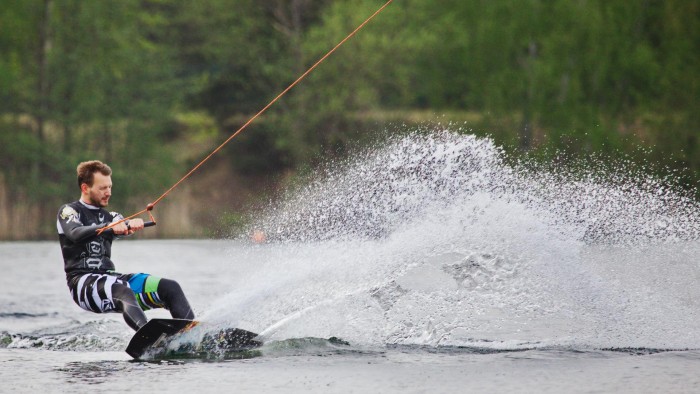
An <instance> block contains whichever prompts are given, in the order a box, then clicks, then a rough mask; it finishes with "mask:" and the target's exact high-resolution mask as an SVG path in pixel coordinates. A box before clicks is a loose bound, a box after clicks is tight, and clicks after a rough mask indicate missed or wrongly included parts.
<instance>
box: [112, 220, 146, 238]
mask: <svg viewBox="0 0 700 394" xmlns="http://www.w3.org/2000/svg"><path fill="white" fill-rule="evenodd" d="M112 230H114V234H117V235H131V234H133V233H135V232H137V231H139V230H143V219H138V218H136V219H131V220H129V221H128V224H127V222H123V223H119V224H117V225H116V226H114V227H112Z"/></svg>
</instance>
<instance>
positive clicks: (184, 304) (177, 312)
mask: <svg viewBox="0 0 700 394" xmlns="http://www.w3.org/2000/svg"><path fill="white" fill-rule="evenodd" d="M158 294H159V295H160V299H161V300H163V302H164V303H165V308H166V309H168V310H169V311H170V315H171V316H172V317H174V318H176V319H189V320H192V319H194V311H193V310H192V308H191V307H190V303H189V302H188V301H187V297H185V292H184V291H182V288H181V287H180V284H179V283H177V282H175V281H174V280H170V279H165V278H163V279H161V280H160V283H158Z"/></svg>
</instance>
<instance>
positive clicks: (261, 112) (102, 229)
mask: <svg viewBox="0 0 700 394" xmlns="http://www.w3.org/2000/svg"><path fill="white" fill-rule="evenodd" d="M392 1H394V0H389V1H387V2H386V3H385V4H384V5H383V6H381V7H380V8H379V9H378V10H377V11H375V12H374V14H372V15H371V16H370V17H369V18H367V19H366V20H365V21H364V22H362V23H361V24H360V25H359V26H357V28H355V30H353V31H352V32H351V33H350V34H348V35H347V37H345V38H344V39H343V40H341V41H340V42H339V43H338V44H337V45H336V46H334V47H333V49H331V50H330V51H328V52H327V53H326V54H325V55H323V56H322V57H321V58H320V59H319V60H318V61H317V62H316V63H314V64H313V66H311V67H309V69H308V70H306V71H305V72H304V73H303V74H301V76H300V77H299V78H297V79H296V80H295V81H294V82H292V83H291V84H290V85H289V86H287V88H286V89H284V90H283V91H282V93H280V94H278V95H277V97H275V98H274V99H272V101H270V102H269V103H268V104H267V105H266V106H265V107H263V109H261V110H260V111H258V113H256V114H255V115H253V117H251V118H250V119H249V120H248V121H247V122H245V124H244V125H243V126H241V128H239V129H238V130H237V131H236V132H235V133H233V134H231V136H230V137H228V138H227V139H226V141H224V142H223V143H221V145H219V146H218V147H217V148H216V149H214V150H213V151H212V152H211V153H209V154H208V155H207V156H206V157H205V158H204V159H202V161H200V162H199V163H198V164H197V165H195V166H194V167H193V168H192V169H191V170H190V171H189V172H188V173H187V174H185V175H184V176H183V177H182V178H180V180H179V181H177V182H175V184H173V185H172V186H171V187H170V188H169V189H168V190H166V191H165V192H164V193H163V194H161V195H160V197H158V198H157V199H155V201H153V202H152V203H150V204H148V205H147V206H146V208H145V209H143V210H141V211H139V212H136V213H135V214H133V215H131V216H128V217H125V218H124V219H121V220H119V221H116V222H113V223H111V224H110V225H109V226H107V227H103V228H100V229H99V230H97V234H98V235H99V234H102V232H104V231H106V230H108V229H111V228H112V227H114V226H116V225H118V224H120V223H123V222H126V221H128V220H129V219H132V218H134V217H136V216H140V215H142V214H144V213H146V212H148V215H149V217H150V219H151V221H152V222H153V224H155V222H156V220H155V218H154V217H153V215H152V214H151V211H152V210H153V208H155V206H156V205H158V203H160V202H161V201H162V200H163V199H164V198H165V197H166V196H167V195H168V194H169V193H170V192H171V191H173V190H174V189H175V188H176V187H178V186H179V185H180V184H181V183H182V182H184V181H185V179H187V178H189V177H190V175H192V174H193V173H194V172H195V171H197V169H199V167H201V166H202V165H203V164H204V163H206V162H207V160H209V159H210V158H211V157H212V156H214V155H215V154H216V153H218V152H219V151H220V150H221V149H222V148H223V147H224V146H225V145H226V144H228V143H229V142H230V141H231V140H232V139H234V138H236V136H237V135H238V134H240V133H241V132H242V131H243V130H245V128H246V127H248V125H250V124H251V123H253V121H254V120H255V119H257V118H258V117H259V116H260V115H262V114H263V113H264V112H265V111H267V110H268V108H270V107H271V106H272V105H273V104H274V103H275V102H277V100H279V99H280V98H281V97H282V96H284V95H285V94H287V92H289V91H290V90H292V88H293V87H294V86H296V85H297V84H298V83H299V82H301V80H303V79H304V78H306V76H307V75H309V74H310V73H311V72H312V71H313V70H314V69H315V68H316V67H317V66H318V65H319V64H321V63H323V61H324V60H326V59H327V58H328V57H329V56H330V55H331V54H333V52H335V51H336V50H337V49H338V48H340V46H341V45H343V44H345V42H346V41H348V40H349V39H350V38H352V37H353V36H354V35H355V34H356V33H357V32H358V31H360V29H362V28H363V27H365V25H366V24H367V23H369V21H371V20H372V19H373V18H374V17H375V16H377V15H378V14H379V13H380V12H382V11H384V9H385V8H386V7H387V6H388V5H389V4H391V2H392Z"/></svg>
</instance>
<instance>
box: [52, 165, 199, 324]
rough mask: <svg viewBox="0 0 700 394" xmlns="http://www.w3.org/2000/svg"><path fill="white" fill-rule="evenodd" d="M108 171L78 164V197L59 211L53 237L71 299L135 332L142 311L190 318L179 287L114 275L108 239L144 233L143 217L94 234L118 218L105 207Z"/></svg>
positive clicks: (142, 317) (108, 194) (142, 277)
mask: <svg viewBox="0 0 700 394" xmlns="http://www.w3.org/2000/svg"><path fill="white" fill-rule="evenodd" d="M111 175H112V169H111V168H110V167H109V166H108V165H106V164H104V163H102V162H100V161H98V160H94V161H87V162H83V163H80V164H79V165H78V186H79V187H80V199H79V200H78V201H75V202H72V203H68V204H65V205H63V206H62V207H61V208H60V209H59V211H58V220H57V227H58V239H59V241H60V243H61V251H62V252H63V261H64V269H65V271H66V280H67V281H68V288H69V289H70V292H71V295H72V296H73V301H75V303H76V304H78V305H79V306H80V307H81V308H83V309H85V310H88V311H91V312H95V313H104V312H121V313H122V314H123V316H124V320H125V321H126V323H127V324H128V325H129V326H130V327H131V328H133V329H134V330H138V329H139V328H140V327H141V326H143V325H144V324H146V321H147V319H146V315H145V313H144V310H148V309H151V308H166V309H168V310H169V311H170V314H171V315H172V317H173V318H181V319H194V312H193V311H192V308H190V304H189V302H188V301H187V298H186V297H185V294H184V293H183V291H182V289H181V288H180V285H179V284H178V283H177V282H175V281H173V280H169V279H165V278H158V277H155V276H151V275H149V274H143V273H136V274H119V273H117V272H115V271H114V269H115V267H114V263H113V262H112V260H111V259H110V257H111V250H112V240H113V239H115V238H118V236H126V235H131V234H133V233H135V232H136V231H139V230H141V229H143V227H144V223H143V220H142V219H131V220H130V221H128V222H124V223H119V224H117V225H115V226H114V227H113V228H112V230H113V231H112V232H103V233H102V234H99V235H98V230H99V229H101V228H103V227H106V226H108V225H109V224H110V223H113V222H117V221H119V220H121V219H123V216H121V215H120V214H118V213H116V212H109V211H107V210H105V209H104V208H105V207H106V206H107V205H108V204H109V198H110V197H111V196H112V178H111Z"/></svg>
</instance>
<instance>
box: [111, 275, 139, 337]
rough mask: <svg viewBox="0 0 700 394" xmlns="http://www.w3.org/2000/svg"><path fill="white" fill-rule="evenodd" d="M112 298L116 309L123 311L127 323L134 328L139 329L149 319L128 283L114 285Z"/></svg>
mask: <svg viewBox="0 0 700 394" xmlns="http://www.w3.org/2000/svg"><path fill="white" fill-rule="evenodd" d="M112 300H113V301H114V307H115V310H117V311H119V312H121V313H122V315H123V316H124V320H125V321H126V324H128V325H129V327H131V328H133V329H134V330H136V331H138V329H139V328H141V327H142V326H143V325H144V324H146V322H147V321H148V319H147V318H146V314H145V313H143V309H141V307H140V306H139V304H138V303H137V302H136V297H135V296H134V292H133V291H131V288H129V286H127V285H126V284H121V283H115V284H113V285H112Z"/></svg>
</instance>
